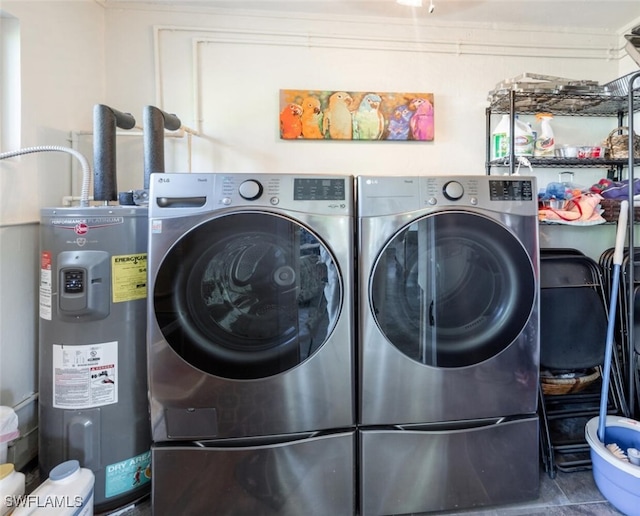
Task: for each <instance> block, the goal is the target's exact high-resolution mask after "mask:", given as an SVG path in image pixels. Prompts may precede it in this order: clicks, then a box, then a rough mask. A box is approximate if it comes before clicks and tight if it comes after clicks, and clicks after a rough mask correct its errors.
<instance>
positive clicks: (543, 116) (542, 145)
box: [533, 113, 556, 158]
mask: <svg viewBox="0 0 640 516" xmlns="http://www.w3.org/2000/svg"><path fill="white" fill-rule="evenodd" d="M536 119H537V120H539V121H540V134H539V136H538V138H537V139H536V142H535V148H534V151H533V155H534V156H536V157H539V158H548V157H552V156H553V155H554V152H555V148H556V142H555V138H554V136H553V129H552V128H551V120H553V115H551V114H550V113H538V114H537V115H536Z"/></svg>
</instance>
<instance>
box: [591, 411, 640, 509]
mask: <svg viewBox="0 0 640 516" xmlns="http://www.w3.org/2000/svg"><path fill="white" fill-rule="evenodd" d="M598 422H599V417H594V418H592V419H591V420H589V422H588V423H587V427H586V430H585V436H586V438H587V443H589V447H590V448H591V463H592V465H593V480H594V481H595V483H596V486H598V489H599V490H600V492H601V493H602V495H603V496H604V497H605V498H606V499H607V500H609V502H610V503H611V505H613V506H614V507H615V508H616V509H618V510H619V511H620V512H622V513H624V514H628V515H630V516H631V515H640V466H636V465H634V464H631V463H630V462H625V461H623V460H620V459H619V458H618V457H616V456H615V455H614V454H613V453H611V452H610V451H609V450H608V449H607V448H606V447H605V446H606V445H607V444H611V443H616V444H617V445H618V446H619V447H620V448H621V449H622V450H627V449H628V448H635V449H637V450H640V423H638V422H637V421H634V420H633V419H627V418H624V417H618V416H607V417H606V427H605V436H604V442H603V441H601V440H600V439H598V434H597V430H598Z"/></svg>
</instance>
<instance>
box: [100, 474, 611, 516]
mask: <svg viewBox="0 0 640 516" xmlns="http://www.w3.org/2000/svg"><path fill="white" fill-rule="evenodd" d="M120 514H123V515H126V516H150V515H151V503H150V501H149V500H148V499H147V500H143V501H142V502H140V503H139V504H138V505H136V506H134V507H130V508H128V509H127V508H124V509H120V510H119V511H117V512H116V513H115V514H114V513H113V512H112V513H110V515H111V516H116V515H117V516H119V515H120ZM430 514H431V515H433V514H446V515H449V516H452V515H469V514H473V515H480V516H526V515H545V516H569V515H574V514H575V515H581V516H607V515H619V514H621V513H620V512H619V511H617V510H616V509H615V508H614V507H613V506H612V505H611V504H610V503H608V502H607V501H606V500H605V499H604V497H603V496H602V495H601V494H600V491H598V488H597V487H596V485H595V483H594V481H593V476H592V474H591V471H577V472H573V473H563V472H558V474H557V476H556V478H555V479H551V478H549V476H548V475H547V474H546V473H544V472H543V471H541V472H540V496H539V497H538V498H537V499H535V500H531V501H528V502H523V503H519V504H512V505H504V506H500V507H492V508H488V509H484V510H478V509H470V510H465V511H447V512H441V513H430ZM176 516H180V515H176ZM203 516H206V515H203ZM331 516H340V515H331Z"/></svg>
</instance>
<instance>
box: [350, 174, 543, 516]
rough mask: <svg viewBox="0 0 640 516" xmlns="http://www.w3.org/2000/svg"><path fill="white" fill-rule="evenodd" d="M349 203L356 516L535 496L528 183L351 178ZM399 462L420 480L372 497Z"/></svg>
mask: <svg viewBox="0 0 640 516" xmlns="http://www.w3.org/2000/svg"><path fill="white" fill-rule="evenodd" d="M357 199H358V230H359V243H358V245H359V265H360V273H359V294H360V296H359V299H360V304H359V348H358V367H359V380H360V387H359V398H360V404H359V414H358V424H359V429H360V436H361V440H360V453H361V455H360V457H361V465H360V467H361V478H360V500H361V510H362V514H363V516H366V515H369V514H392V513H394V514H395V513H403V512H425V511H431V510H446V509H451V508H461V507H462V505H460V504H465V505H466V506H468V507H471V506H481V505H495V504H500V503H506V502H511V501H515V500H514V498H520V499H525V498H533V497H535V495H536V493H537V489H538V482H539V479H538V451H537V450H538V444H537V417H536V415H535V412H536V409H537V387H538V356H539V336H538V303H539V301H538V261H539V259H538V220H537V214H538V207H537V190H536V184H535V178H533V177H523V176H518V177H514V176H511V177H502V178H495V177H490V176H456V177H453V176H446V177H426V176H425V177H373V176H372V177H369V176H360V177H358V178H357ZM507 425H508V426H507ZM501 436H508V439H507V438H504V439H503V438H502V437H501ZM511 440H514V442H516V443H518V446H519V449H520V453H518V454H515V455H513V454H511V453H510V452H508V451H507V450H509V449H510V446H512V445H511V444H509V442H510V441H511ZM383 441H384V442H386V443H388V444H389V446H392V448H391V449H387V450H386V451H382V449H383V448H382V446H381V443H382V442H383ZM503 441H504V442H503ZM507 441H509V442H507ZM489 442H495V443H496V444H495V448H494V450H495V453H494V454H488V453H487V454H484V453H483V452H482V450H477V449H476V448H482V447H483V446H485V443H489ZM500 443H502V446H500ZM416 449H421V450H423V451H424V453H415V450H416ZM411 450H414V451H411ZM407 453H409V454H410V455H411V454H413V455H415V456H414V458H413V459H412V461H413V462H411V463H407V469H406V471H411V470H412V469H414V471H415V472H418V471H420V472H424V468H427V469H428V471H429V473H428V474H427V473H425V474H420V475H416V476H414V477H412V478H413V479H414V480H415V483H414V485H412V486H411V488H409V487H408V486H407V483H406V482H405V481H403V480H401V479H402V478H403V475H400V474H398V475H393V474H390V475H386V478H388V479H393V481H391V482H390V484H389V486H388V487H387V488H386V489H384V490H383V489H380V486H379V485H378V482H377V481H376V479H377V478H378V476H379V475H380V471H382V470H387V471H396V470H403V471H404V469H403V467H404V466H403V464H404V463H405V462H403V461H404V460H405V459H403V458H402V457H403V456H405V455H406V454H407ZM471 462H473V463H474V467H472V468H469V469H467V470H465V469H464V468H459V467H458V466H457V465H456V464H461V463H471ZM409 464H413V466H410V465H409ZM497 464H500V465H502V467H503V469H499V468H497ZM507 465H508V467H507ZM532 465H533V466H532ZM483 470H487V471H488V470H491V471H494V474H492V475H488V476H487V477H485V476H484V474H483V473H482V471H483ZM434 476H437V477H438V478H439V479H440V480H439V482H440V488H441V489H433V486H432V485H431V484H430V482H432V481H433V477H434ZM491 479H493V480H491ZM491 482H494V483H495V485H496V486H498V483H501V484H500V486H501V487H500V488H495V489H494V488H492V487H491V488H490V487H488V484H487V483H491ZM470 486H475V487H473V488H472V487H470ZM504 486H511V488H510V489H509V488H504ZM407 490H410V491H411V493H408V491H407ZM438 491H440V492H439V493H437V492H438ZM481 493H485V494H481Z"/></svg>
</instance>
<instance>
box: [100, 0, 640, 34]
mask: <svg viewBox="0 0 640 516" xmlns="http://www.w3.org/2000/svg"><path fill="white" fill-rule="evenodd" d="M98 1H100V3H102V4H104V5H107V6H109V5H111V6H115V5H117V6H122V5H123V4H127V3H138V4H140V3H143V4H154V5H158V6H172V7H176V6H181V7H182V8H193V7H200V8H203V7H204V8H217V9H233V10H239V9H242V10H251V11H268V12H272V13H277V14H280V15H286V14H294V13H302V14H314V15H315V14H320V15H322V14H332V15H333V14H339V15H344V16H354V17H356V16H357V17H363V16H364V17H397V18H406V19H414V18H418V19H424V20H425V21H433V22H443V23H463V24H467V23H468V24H495V25H502V24H509V25H514V24H515V25H529V26H530V25H534V26H540V25H541V26H547V27H569V28H573V29H578V30H588V29H597V30H607V31H612V32H625V31H628V30H629V29H630V27H633V26H634V25H640V1H639V0H431V1H432V2H433V6H434V9H433V13H429V2H430V0H423V6H422V7H418V8H416V7H406V6H402V5H398V4H397V3H396V2H395V0H277V1H276V0H246V1H240V0H98Z"/></svg>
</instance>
